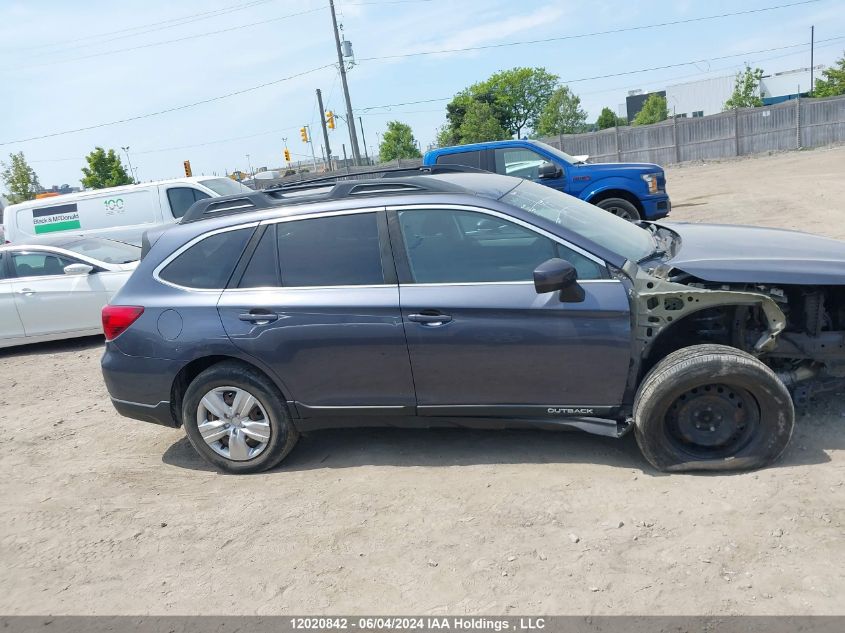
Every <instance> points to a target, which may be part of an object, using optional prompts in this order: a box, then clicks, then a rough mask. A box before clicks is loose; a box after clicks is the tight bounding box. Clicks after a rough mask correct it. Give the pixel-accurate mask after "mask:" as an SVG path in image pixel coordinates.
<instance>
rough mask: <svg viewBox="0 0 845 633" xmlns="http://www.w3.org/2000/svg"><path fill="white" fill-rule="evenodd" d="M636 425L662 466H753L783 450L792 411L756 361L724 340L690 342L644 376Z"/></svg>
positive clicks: (649, 454) (648, 453) (645, 449)
mask: <svg viewBox="0 0 845 633" xmlns="http://www.w3.org/2000/svg"><path fill="white" fill-rule="evenodd" d="M634 424H635V427H634V432H635V436H636V439H637V444H638V445H639V446H640V450H641V451H642V453H643V455H644V456H645V458H646V459H647V460H648V461H649V463H650V464H651V465H652V466H654V467H655V468H657V469H658V470H663V471H671V472H681V471H695V470H751V469H755V468H761V467H763V466H767V465H769V464H771V463H772V462H774V461H775V460H776V459H777V458H778V457H780V456H781V454H782V453H783V451H784V450H785V449H786V447H787V445H788V444H789V439H790V437H791V436H792V430H793V427H794V424H795V410H794V408H793V404H792V399H791V398H790V396H789V392H788V391H787V389H786V387H785V386H784V384H783V383H782V382H781V381H780V379H779V378H778V377H777V376H776V375H775V373H774V372H773V371H772V370H771V369H769V368H768V367H767V366H766V365H764V364H763V363H762V362H760V361H759V360H758V359H756V358H754V357H753V356H751V355H750V354H746V353H745V352H743V351H740V350H738V349H735V348H733V347H728V346H725V345H693V346H691V347H686V348H683V349H681V350H678V351H676V352H674V353H672V354H669V355H668V356H667V357H666V358H664V359H663V360H661V361H660V362H659V363H658V364H657V365H656V366H655V367H654V369H652V370H651V371H650V372H649V373H648V375H647V376H646V377H645V379H643V381H642V383H641V384H640V388H639V390H638V392H637V397H636V401H635V402H634Z"/></svg>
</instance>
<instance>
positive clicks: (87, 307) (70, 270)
mask: <svg viewBox="0 0 845 633" xmlns="http://www.w3.org/2000/svg"><path fill="white" fill-rule="evenodd" d="M140 257H141V249H140V248H138V247H137V246H132V245H131V244H125V243H123V242H116V241H114V240H107V239H101V238H93V237H80V236H75V237H74V236H65V237H55V238H45V239H42V240H39V241H38V242H32V243H29V244H14V245H6V246H3V247H0V347H10V346H12V345H23V344H26V343H39V342H42V341H53V340H57V339H63V338H73V337H77V336H92V335H95V334H102V333H103V328H102V322H101V317H100V312H101V310H102V309H103V306H104V305H106V304H107V303H108V302H109V300H110V299H111V297H112V295H114V293H115V292H117V291H118V290H119V289H120V287H121V286H122V285H123V284H124V283H125V282H126V280H127V279H129V275H131V274H132V271H133V270H134V269H135V268H136V267H137V265H138V260H139V259H140Z"/></svg>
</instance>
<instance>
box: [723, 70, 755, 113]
mask: <svg viewBox="0 0 845 633" xmlns="http://www.w3.org/2000/svg"><path fill="white" fill-rule="evenodd" d="M762 78H763V69H762V68H754V69H752V68H751V66H749V65H748V64H746V65H745V70H743V71H742V72H738V73H737V74H736V79H735V80H734V91H733V94H732V95H731V96H730V98H729V99H728V100H727V101H725V105H724V107H723V108H722V110H726V111H727V110H737V109H739V108H759V107H760V106H762V105H763V100H762V99H761V98H760V80H761V79H762Z"/></svg>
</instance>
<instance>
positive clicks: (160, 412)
mask: <svg viewBox="0 0 845 633" xmlns="http://www.w3.org/2000/svg"><path fill="white" fill-rule="evenodd" d="M111 403H112V404H113V405H114V408H115V409H117V412H118V413H119V414H120V415H122V416H124V417H127V418H132V419H134V420H142V421H144V422H152V423H153V424H161V425H162V426H169V427H173V428H175V427H177V426H178V425H177V424H176V421H175V420H174V419H173V414H172V413H171V412H170V402H168V401H165V400H163V401H161V402H159V403H158V404H142V403H140V402H129V401H128V400H118V399H117V398H112V399H111Z"/></svg>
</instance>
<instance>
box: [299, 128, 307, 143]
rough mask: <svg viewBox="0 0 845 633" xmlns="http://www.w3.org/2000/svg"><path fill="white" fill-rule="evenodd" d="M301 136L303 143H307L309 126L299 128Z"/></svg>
mask: <svg viewBox="0 0 845 633" xmlns="http://www.w3.org/2000/svg"><path fill="white" fill-rule="evenodd" d="M299 136H300V137H301V138H302V142H303V143H307V142H308V128H307V127H301V128H299Z"/></svg>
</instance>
